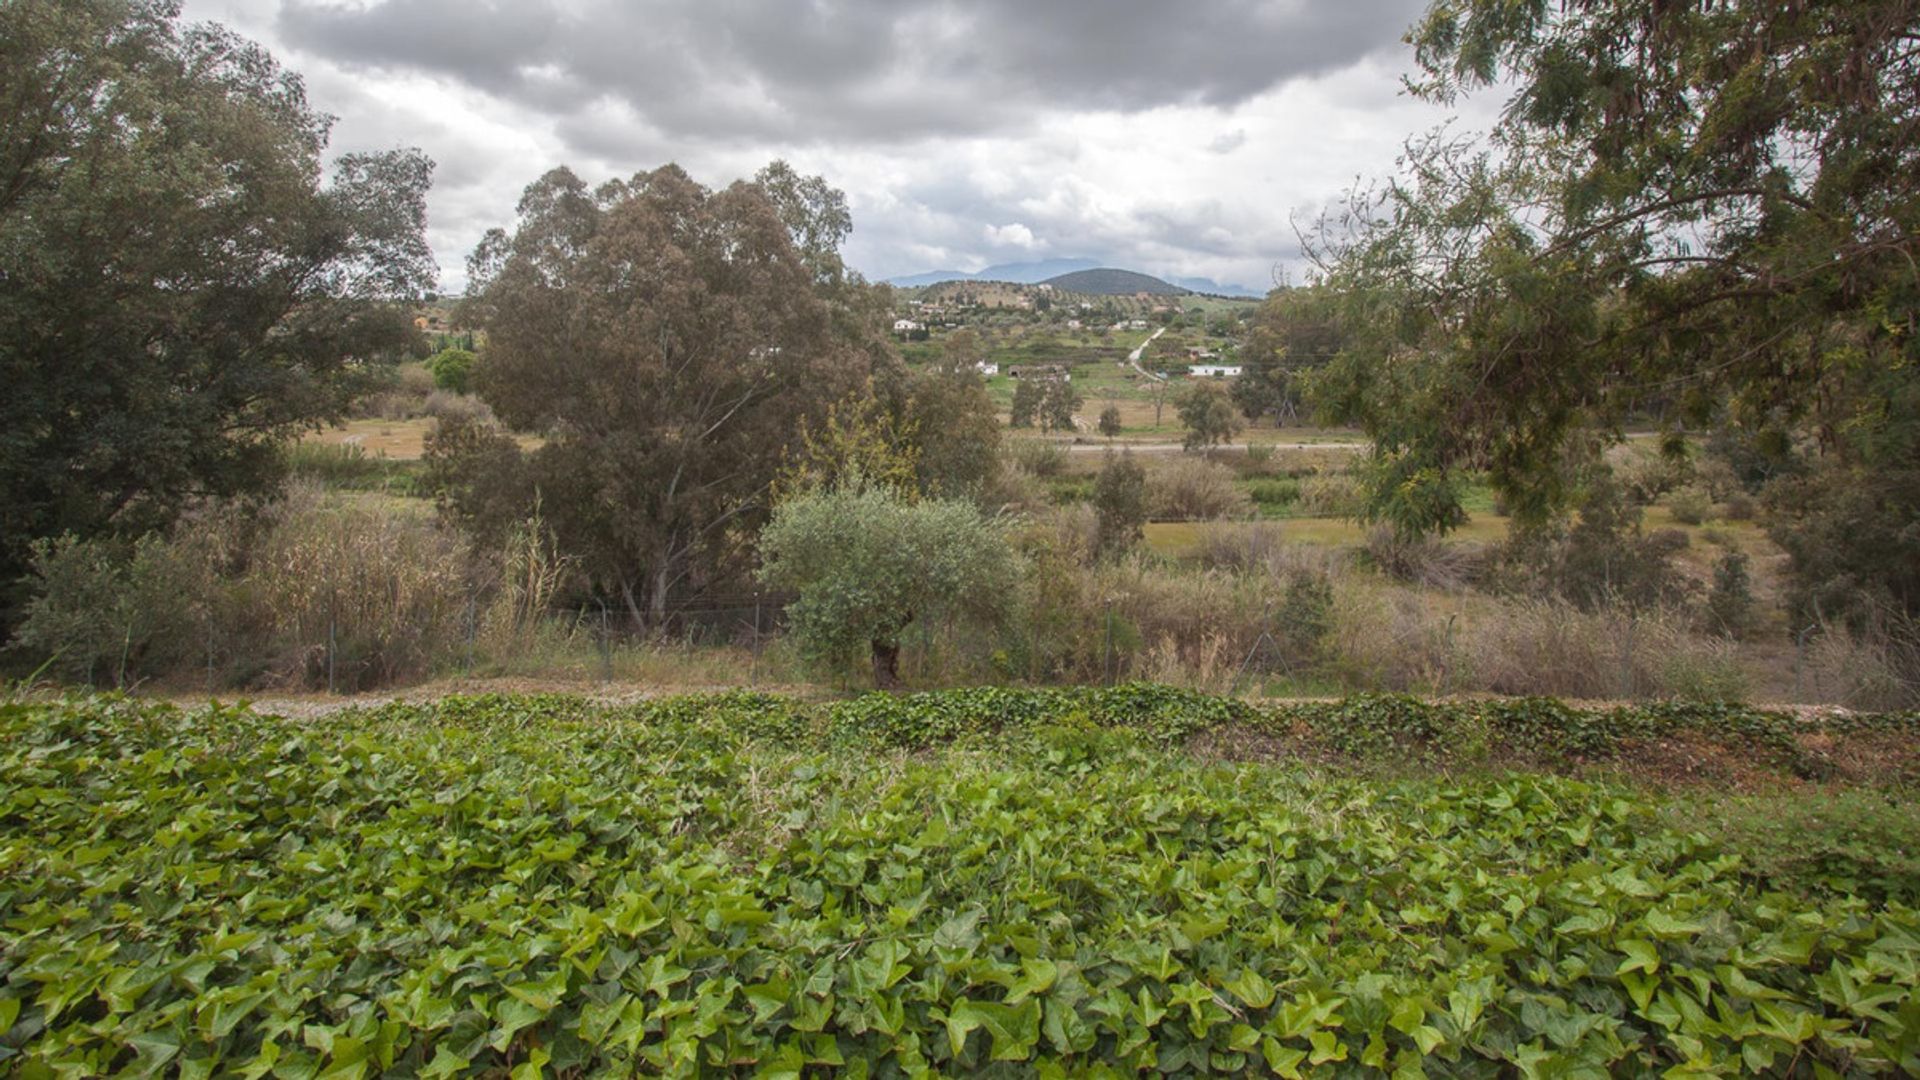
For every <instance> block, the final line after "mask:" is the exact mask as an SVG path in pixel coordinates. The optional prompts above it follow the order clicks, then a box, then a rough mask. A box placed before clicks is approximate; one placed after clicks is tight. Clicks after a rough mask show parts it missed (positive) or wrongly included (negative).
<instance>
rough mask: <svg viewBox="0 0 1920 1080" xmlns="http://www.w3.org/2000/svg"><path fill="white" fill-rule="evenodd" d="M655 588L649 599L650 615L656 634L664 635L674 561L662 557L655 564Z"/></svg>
mask: <svg viewBox="0 0 1920 1080" xmlns="http://www.w3.org/2000/svg"><path fill="white" fill-rule="evenodd" d="M654 565H655V567H656V569H655V570H654V572H653V588H652V589H651V590H649V592H650V595H649V596H648V597H647V604H648V612H647V613H648V614H649V615H650V616H651V617H652V621H653V629H654V632H655V633H664V632H665V631H666V628H667V583H668V582H670V581H672V580H673V561H672V560H671V559H670V558H669V557H667V556H665V555H662V556H661V557H660V560H659V561H658V562H657V563H655V564H654Z"/></svg>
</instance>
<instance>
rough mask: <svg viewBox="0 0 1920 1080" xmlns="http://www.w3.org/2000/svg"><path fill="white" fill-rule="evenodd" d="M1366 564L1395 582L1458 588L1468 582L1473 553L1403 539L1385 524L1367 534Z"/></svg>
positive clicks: (1427, 540) (1427, 541)
mask: <svg viewBox="0 0 1920 1080" xmlns="http://www.w3.org/2000/svg"><path fill="white" fill-rule="evenodd" d="M1366 556H1367V561H1368V562H1370V563H1372V564H1373V567H1374V569H1376V570H1378V571H1380V572H1381V573H1383V574H1385V575H1387V576H1388V577H1390V578H1394V579H1396V580H1399V581H1404V582H1407V583H1409V584H1413V585H1421V586H1425V587H1427V588H1430V589H1460V588H1464V587H1465V586H1466V585H1467V583H1468V582H1469V581H1470V580H1471V579H1472V577H1473V572H1474V564H1475V562H1476V559H1477V554H1476V552H1474V551H1473V550H1470V549H1468V548H1465V547H1462V546H1461V545H1459V544H1450V543H1447V542H1445V541H1442V540H1437V539H1434V538H1432V537H1416V538H1411V539H1409V538H1407V537H1403V536H1400V535H1399V534H1398V533H1396V532H1394V531H1393V529H1391V528H1389V527H1387V526H1385V525H1376V526H1375V527H1373V528H1372V529H1370V530H1368V532H1367V545H1366Z"/></svg>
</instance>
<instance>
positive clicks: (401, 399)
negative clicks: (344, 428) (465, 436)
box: [348, 364, 434, 420]
mask: <svg viewBox="0 0 1920 1080" xmlns="http://www.w3.org/2000/svg"><path fill="white" fill-rule="evenodd" d="M370 377H371V378H374V379H376V380H377V382H376V385H375V386H374V388H373V389H371V390H369V391H368V392H366V393H365V394H363V395H361V396H360V398H359V399H358V400H356V401H355V402H354V403H353V406H352V408H351V409H349V410H348V412H349V414H350V415H352V416H355V417H359V418H361V419H376V420H412V419H414V418H415V417H417V416H421V415H423V414H424V412H425V403H426V400H427V397H428V396H429V395H431V394H432V393H433V391H434V384H433V373H432V372H430V371H428V370H427V366H426V365H425V364H400V365H398V366H396V367H391V368H380V369H376V371H375V372H373V373H372V374H371V375H370Z"/></svg>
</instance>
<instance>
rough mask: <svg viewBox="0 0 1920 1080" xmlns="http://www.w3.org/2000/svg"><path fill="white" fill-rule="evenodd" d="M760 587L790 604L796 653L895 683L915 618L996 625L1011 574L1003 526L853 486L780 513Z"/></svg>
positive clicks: (815, 495)
mask: <svg viewBox="0 0 1920 1080" xmlns="http://www.w3.org/2000/svg"><path fill="white" fill-rule="evenodd" d="M759 552H760V560H761V563H760V580H761V581H763V582H765V583H766V584H768V585H771V586H773V587H775V588H779V589H790V590H793V591H794V592H796V593H797V594H798V599H796V600H795V601H794V602H793V603H792V604H790V605H788V607H787V618H788V620H789V623H790V625H791V627H792V633H793V635H794V638H795V639H796V641H797V642H798V643H799V645H800V648H801V650H802V652H803V653H805V654H806V655H807V656H809V657H810V658H812V659H815V660H818V661H821V662H823V663H825V664H828V665H831V666H833V667H836V668H840V669H843V670H844V669H845V668H847V667H850V666H851V665H852V664H853V663H854V662H855V661H856V660H858V659H859V658H860V657H862V656H866V657H869V658H870V659H871V660H872V665H873V678H874V683H875V685H877V686H879V687H880V688H882V689H888V688H891V687H893V686H896V685H898V683H899V679H900V671H899V659H900V647H901V639H902V635H903V634H904V632H905V630H906V628H907V627H908V625H910V624H912V623H913V622H914V621H915V620H916V619H927V620H933V619H936V618H939V617H941V616H943V615H944V616H952V617H958V618H966V619H973V620H979V621H992V620H994V619H995V618H997V617H998V616H999V615H1000V614H1001V613H1002V612H1003V610H1004V602H1005V598H1006V595H1007V592H1008V588H1009V586H1011V584H1012V583H1013V581H1015V580H1016V579H1017V578H1018V576H1019V571H1018V568H1017V567H1015V566H1014V565H1013V556H1012V552H1011V550H1010V549H1009V547H1008V545H1007V542H1006V538H1005V537H1004V535H1003V534H1002V533H1001V531H1000V528H999V526H998V525H997V524H996V523H995V522H993V521H992V520H990V519H988V518H987V517H985V516H984V515H982V514H981V513H980V511H979V509H978V508H976V507H975V506H974V505H973V504H972V503H969V502H963V501H960V500H949V499H927V500H923V501H920V502H917V503H915V502H908V501H906V500H905V499H904V498H902V497H901V496H900V495H898V494H897V493H895V492H893V491H892V490H891V489H888V488H882V487H877V486H873V485H869V484H866V483H864V482H860V481H858V480H857V479H856V480H854V481H852V482H843V483H841V484H838V485H836V486H835V487H833V488H829V489H821V490H816V491H811V492H807V493H805V494H802V495H798V496H795V497H793V498H790V499H788V500H786V501H785V502H783V503H781V504H780V505H779V506H778V507H777V508H776V509H775V510H774V515H773V520H771V521H770V522H768V523H767V527H766V528H765V529H764V530H762V532H761V534H760V540H759Z"/></svg>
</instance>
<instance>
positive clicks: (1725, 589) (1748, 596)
mask: <svg viewBox="0 0 1920 1080" xmlns="http://www.w3.org/2000/svg"><path fill="white" fill-rule="evenodd" d="M1707 616H1708V622H1709V624H1710V628H1711V629H1712V630H1713V632H1714V633H1717V634H1721V635H1723V636H1726V637H1730V638H1740V637H1745V636H1746V635H1747V632H1748V631H1749V630H1751V629H1752V627H1753V619H1754V601H1753V583H1752V580H1751V579H1750V578H1749V577H1748V575H1747V557H1746V555H1744V554H1742V553H1741V552H1738V551H1729V552H1727V553H1726V554H1724V555H1722V556H1720V558H1719V559H1718V560H1717V561H1716V562H1715V563H1714V564H1713V588H1712V590H1711V591H1710V592H1708V593H1707Z"/></svg>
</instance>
